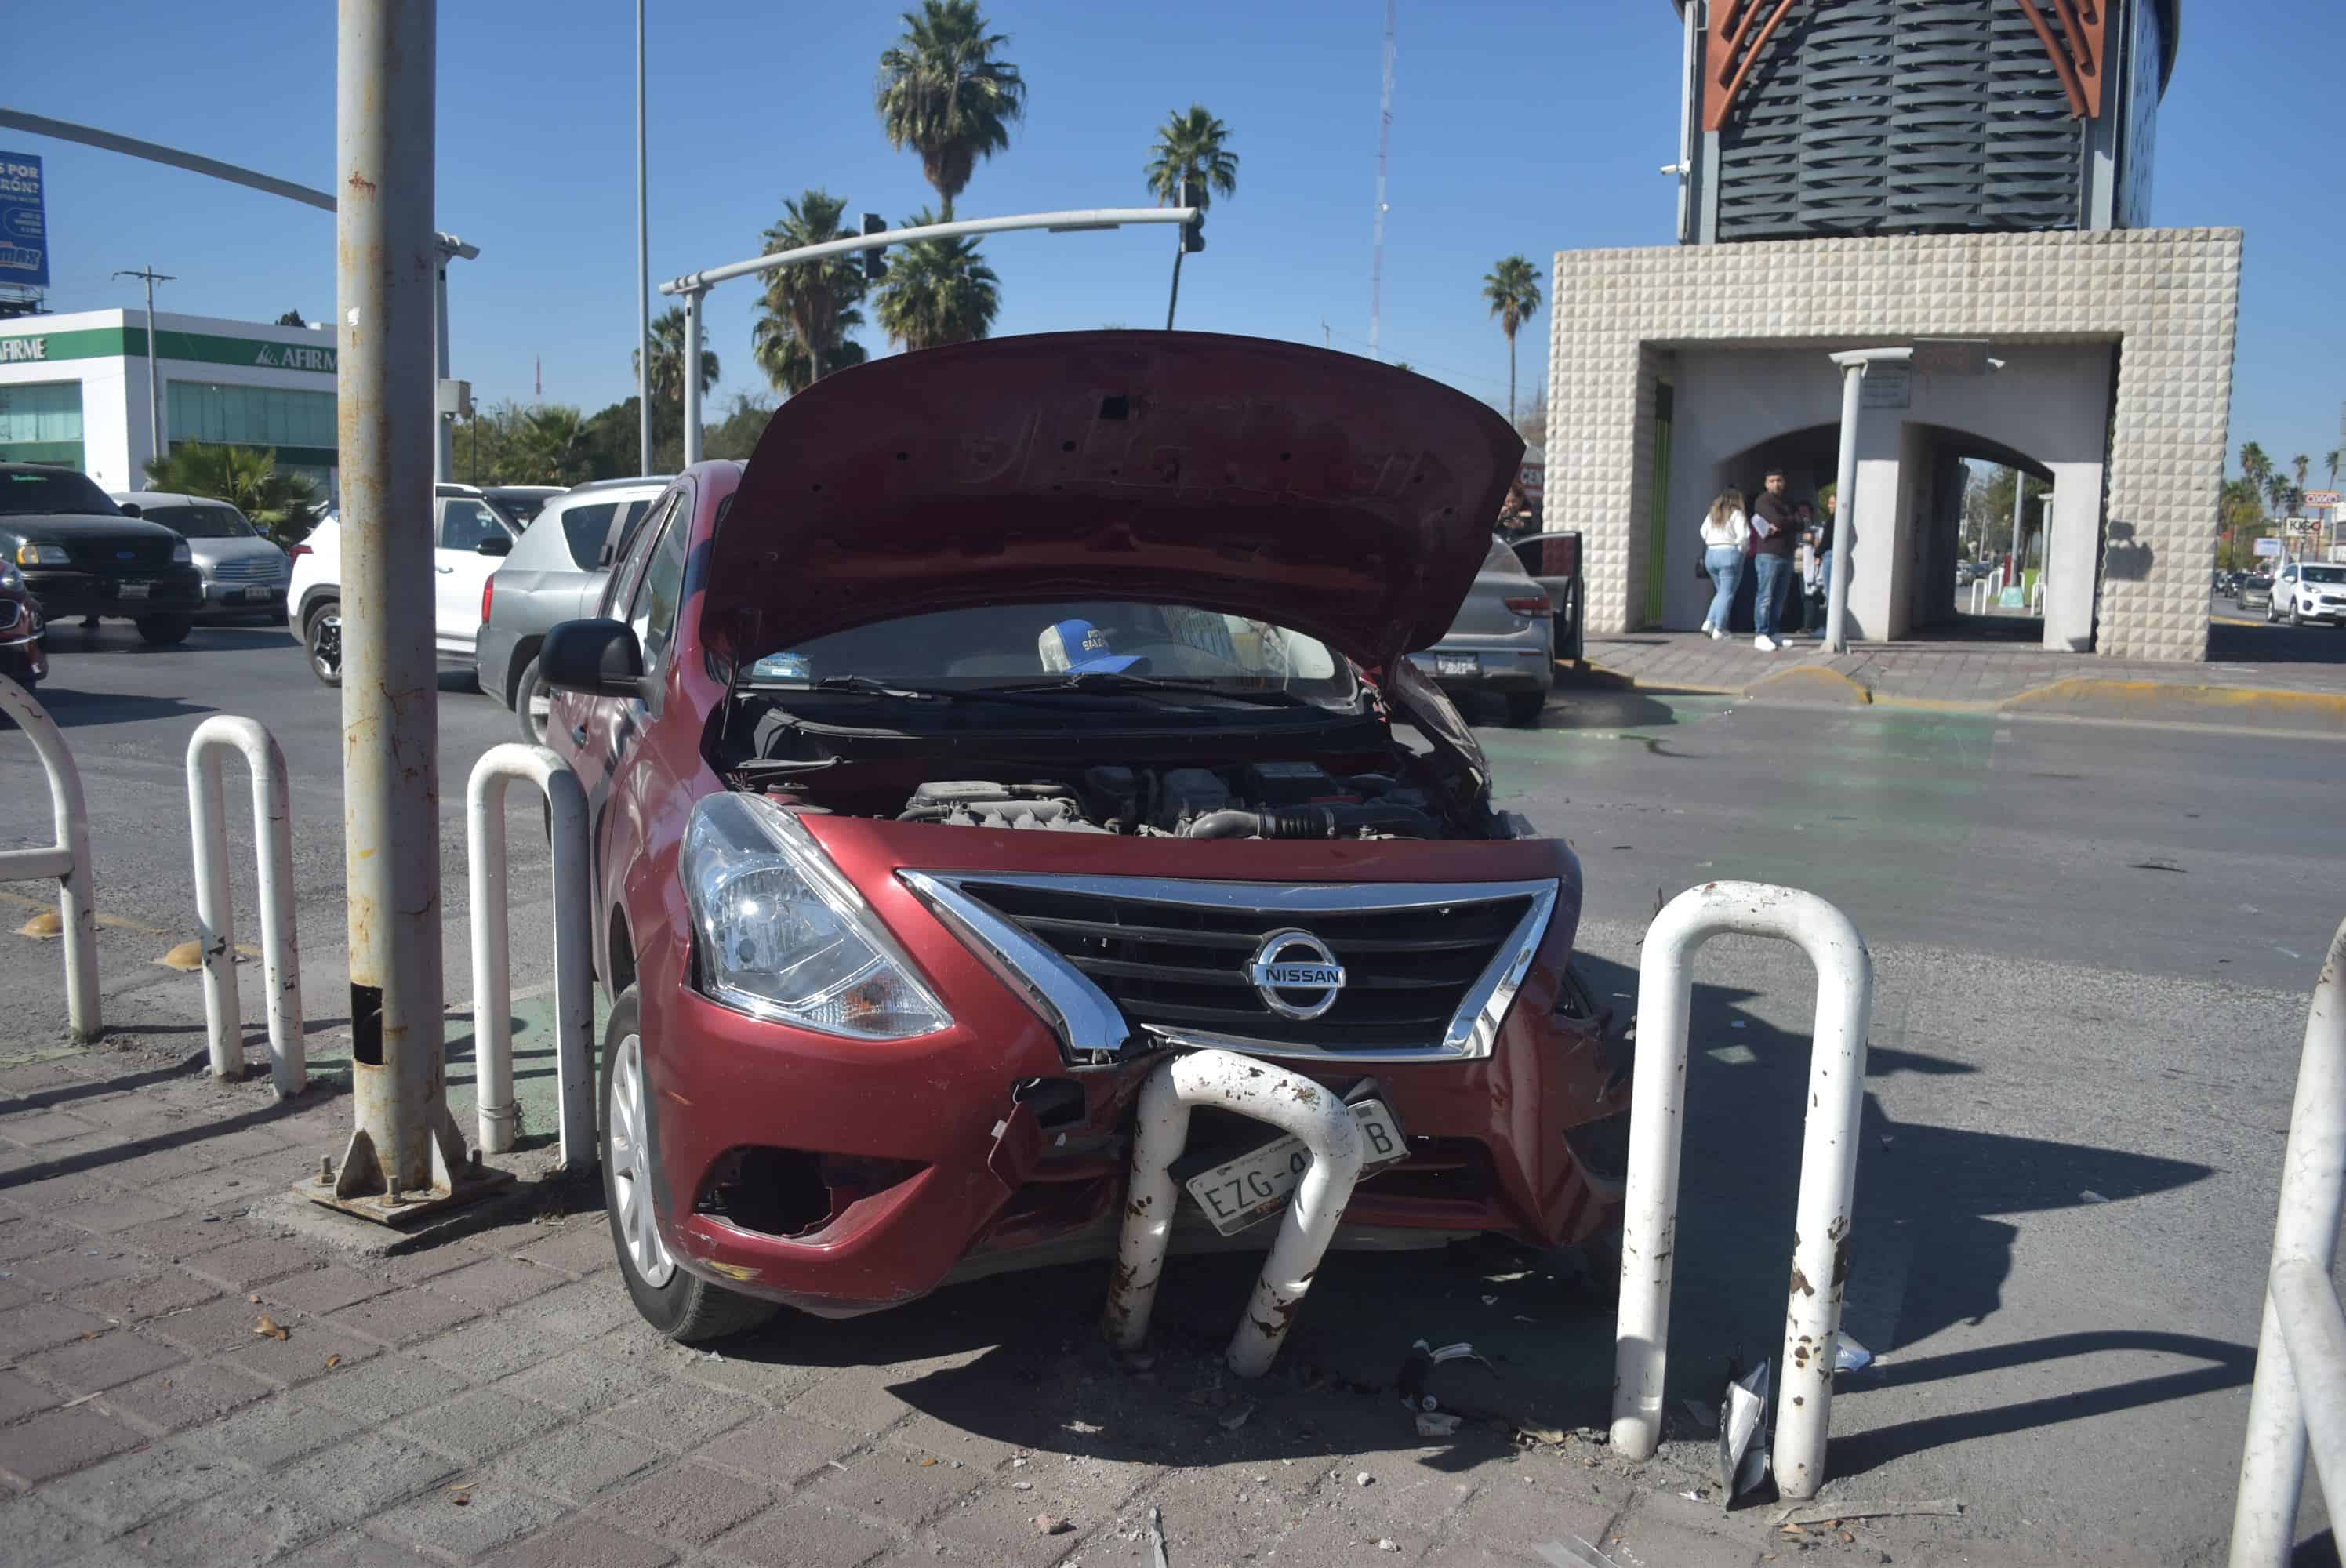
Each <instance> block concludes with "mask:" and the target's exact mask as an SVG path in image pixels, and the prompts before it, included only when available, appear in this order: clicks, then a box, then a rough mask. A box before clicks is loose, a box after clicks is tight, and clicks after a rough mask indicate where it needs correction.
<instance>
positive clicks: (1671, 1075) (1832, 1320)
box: [1612, 882, 1873, 1502]
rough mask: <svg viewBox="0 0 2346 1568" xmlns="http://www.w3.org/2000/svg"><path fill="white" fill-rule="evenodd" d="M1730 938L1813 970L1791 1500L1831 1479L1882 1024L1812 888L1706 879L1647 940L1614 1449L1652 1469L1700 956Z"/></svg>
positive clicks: (1784, 1393) (1783, 1476)
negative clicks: (1872, 1029) (1864, 1140)
mask: <svg viewBox="0 0 2346 1568" xmlns="http://www.w3.org/2000/svg"><path fill="white" fill-rule="evenodd" d="M1723 932H1744V933H1746V934H1748V935H1751V936H1772V937H1780V938H1782V939H1783V940H1785V941H1787V942H1793V943H1796V944H1798V946H1799V947H1800V950H1801V951H1802V952H1805V953H1807V954H1808V956H1809V962H1811V963H1812V964H1814V965H1815V966H1816V971H1817V1012H1816V1023H1815V1028H1814V1038H1813V1042H1812V1044H1811V1048H1810V1065H1809V1115H1808V1122H1807V1126H1806V1129H1805V1131H1804V1132H1803V1134H1802V1140H1801V1149H1800V1200H1799V1207H1798V1218H1797V1220H1796V1221H1795V1223H1796V1225H1797V1226H1798V1230H1797V1232H1796V1234H1795V1235H1794V1237H1793V1239H1792V1278H1791V1287H1790V1291H1789V1293H1788V1296H1787V1300H1786V1305H1785V1312H1784V1358H1783V1361H1782V1363H1781V1365H1780V1371H1779V1373H1778V1376H1777V1378H1776V1380H1775V1382H1776V1388H1777V1390H1779V1391H1778V1394H1777V1405H1776V1410H1777V1420H1776V1447H1775V1466H1776V1485H1777V1489H1778V1490H1779V1491H1780V1492H1781V1493H1782V1494H1783V1495H1784V1496H1785V1497H1786V1498H1788V1499H1791V1500H1793V1501H1796V1502H1797V1501H1800V1500H1801V1499H1805V1498H1811V1497H1814V1496H1815V1495H1816V1494H1817V1489H1818V1487H1820V1486H1821V1485H1822V1484H1823V1483H1824V1478H1825V1435H1826V1431H1827V1418H1828V1416H1829V1414H1830V1412H1831V1404H1832V1379H1833V1368H1834V1359H1835V1356H1836V1353H1837V1351H1838V1349H1839V1341H1840V1337H1841V1290H1842V1287H1843V1284H1844V1283H1845V1281H1846V1280H1847V1278H1848V1273H1849V1251H1848V1248H1849V1225H1850V1207H1851V1200H1852V1199H1853V1198H1854V1197H1855V1196H1856V1192H1857V1144H1858V1136H1857V1134H1858V1116H1859V1115H1860V1113H1861V1112H1862V1110H1863V1109H1864V1105H1865V1035H1866V1029H1867V1025H1868V1023H1869V1021H1870V1020H1871V1018H1872V1013H1873V959H1872V954H1870V953H1869V952H1867V951H1866V947H1865V939H1864V938H1862V937H1861V936H1860V935H1858V932H1857V928H1856V927H1855V926H1854V925H1851V923H1850V920H1849V917H1848V916H1847V915H1845V914H1843V913H1841V911H1839V910H1837V909H1835V908H1834V907H1833V906H1832V905H1831V904H1829V903H1827V902H1826V901H1824V900H1822V899H1821V898H1818V897H1817V896H1816V895H1815V894H1813V893H1805V892H1799V891H1794V890H1793V889H1790V888H1778V887H1770V886H1767V885H1766V884H1764V883H1760V882H1709V883H1706V884H1705V885H1703V886H1701V887H1698V888H1689V889H1688V890H1687V891H1685V892H1682V893H1680V894H1679V895H1678V897H1677V898H1675V899H1672V900H1671V901H1670V902H1669V904H1668V907H1667V908H1665V909H1664V910H1663V911H1662V912H1661V913H1660V914H1659V915H1658V916H1657V917H1655V920H1654V923H1653V925H1652V927H1651V928H1649V929H1648V930H1647V932H1646V941H1645V945H1644V947H1643V948H1642V949H1641V950H1640V952H1639V954H1638V960H1637V965H1638V978H1637V1070H1636V1077H1635V1080H1634V1081H1635V1084H1636V1085H1637V1087H1636V1091H1635V1093H1634V1095H1632V1097H1631V1100H1630V1107H1629V1174H1628V1190H1627V1197H1626V1212H1625V1214H1624V1216H1623V1221H1622V1238H1621V1315H1620V1319H1619V1321H1618V1322H1617V1325H1616V1327H1615V1330H1614V1382H1613V1434H1612V1443H1613V1447H1614V1448H1615V1449H1616V1450H1617V1451H1619V1452H1622V1453H1625V1454H1627V1456H1628V1457H1630V1458H1631V1459H1649V1458H1651V1457H1652V1456H1653V1452H1654V1450H1655V1447H1656V1446H1657V1445H1658V1443H1659V1442H1660V1441H1661V1431H1662V1379H1663V1374H1664V1372H1665V1370H1666V1369H1667V1367H1668V1359H1669V1327H1670V1283H1671V1279H1672V1276H1673V1272H1674V1270H1675V1268H1676V1261H1675V1254H1676V1251H1677V1242H1676V1233H1677V1228H1678V1155H1679V1141H1680V1137H1681V1135H1682V1133H1683V1131H1684V1128H1685V1124H1686V1117H1685V1109H1686V1065H1687V1035H1688V1024H1689V1021H1690V1014H1691V1013H1692V1010H1693V1004H1694V954H1695V951H1696V950H1697V949H1698V948H1699V947H1700V946H1701V945H1702V944H1703V943H1704V942H1708V941H1709V940H1710V939H1711V938H1712V937H1714V936H1718V935H1720V934H1721V933H1723Z"/></svg>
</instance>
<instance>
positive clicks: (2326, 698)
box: [2001, 676, 2346, 730]
mask: <svg viewBox="0 0 2346 1568" xmlns="http://www.w3.org/2000/svg"><path fill="white" fill-rule="evenodd" d="M2001 706H2002V707H2003V708H2006V709H2011V710H2017V711H2021V712H2027V711H2030V710H2032V709H2049V710H2055V711H2061V712H2068V713H2076V714H2080V715H2086V716H2095V715H2099V716H2102V717H2107V718H2140V719H2158V718H2178V719H2190V718H2198V719H2203V720H2205V719H2211V718H2220V719H2224V720H2228V721H2230V722H2234V723H2239V724H2243V725H2247V726H2249V727H2251V728H2259V727H2262V728H2293V729H2323V730H2329V729H2340V730H2346V692H2329V691H2282V690H2279V689H2277V688H2275V687H2256V686H2192V685H2187V684H2185V683H2183V682H2180V681H2161V680H2111V679H2107V678H2106V677H2096V676H2071V677H2067V678H2066V679H2063V680H2056V681H2055V682H2053V683H2052V684H2051V685H2049V686H2040V687H2034V688H2033V689H2031V690H2028V691H2024V692H2020V693H2018V694H2017V695H2015V696H2013V697H2006V698H2005V699H2004V702H2003V704H2002V705H2001Z"/></svg>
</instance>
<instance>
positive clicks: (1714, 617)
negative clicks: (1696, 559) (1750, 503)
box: [1702, 490, 1751, 642]
mask: <svg viewBox="0 0 2346 1568" xmlns="http://www.w3.org/2000/svg"><path fill="white" fill-rule="evenodd" d="M1750 537H1751V523H1750V520H1749V518H1747V517H1745V516H1744V515H1743V492H1741V491H1740V490H1722V491H1720V492H1719V499H1718V500H1716V501H1714V502H1712V503H1711V504H1710V510H1709V512H1708V513H1706V514H1704V515H1703V519H1702V566H1703V570H1704V571H1705V572H1706V573H1708V574H1709V576H1710V581H1711V589H1712V592H1711V596H1710V613H1709V614H1708V615H1706V616H1703V617H1702V630H1703V635H1704V636H1708V637H1709V638H1710V639H1711V640H1712V641H1713V642H1716V641H1718V640H1719V638H1720V637H1723V636H1726V635H1727V616H1728V614H1729V611H1731V610H1732V609H1734V607H1735V590H1736V589H1738V588H1739V587H1741V586H1742V585H1743V547H1744V545H1745V544H1746V543H1747V542H1748V541H1749V538H1750Z"/></svg>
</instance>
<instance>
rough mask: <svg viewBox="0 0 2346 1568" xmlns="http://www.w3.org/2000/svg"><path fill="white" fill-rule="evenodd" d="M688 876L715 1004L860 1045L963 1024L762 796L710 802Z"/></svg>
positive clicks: (690, 840)
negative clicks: (839, 1036) (948, 1012)
mask: <svg viewBox="0 0 2346 1568" xmlns="http://www.w3.org/2000/svg"><path fill="white" fill-rule="evenodd" d="M682 871H683V875H684V887H685V893H686V896H687V898H688V900H689V901H690V902H691V905H692V924H693V930H694V933H695V934H696V935H697V936H698V937H699V970H700V977H701V981H702V983H703V985H704V987H705V988H706V992H707V994H708V995H709V998H710V999H711V1000H713V1001H715V1002H718V1003H721V1004H722V1005H724V1006H727V1007H729V1008H732V1009H733V1010H734V1011H736V1012H738V1013H748V1014H750V1016H751V1017H753V1018H766V1019H771V1020H773V1021H774V1022H776V1023H792V1024H796V1025H797V1026H799V1027H800V1028H801V1029H816V1030H821V1032H822V1033H826V1034H843V1035H847V1036H850V1037H852V1038H854V1039H860V1040H904V1039H909V1038H911V1037H912V1036H913V1035H916V1034H930V1033H935V1032H936V1031H937V1030H940V1029H943V1028H944V1027H945V1026H946V1025H948V1024H950V1023H952V1022H953V1020H952V1019H951V1018H950V1017H948V1016H947V1015H946V1013H945V1010H944V1009H943V1007H942V1006H940V1005H939V1004H938V1003H937V1000H936V998H935V997H934V996H933V995H932V994H931V993H929V990H928V988H927V986H925V985H924V984H923V983H922V982H921V980H920V978H919V976H918V975H916V974H915V973H914V972H913V965H912V961H911V960H910V959H908V958H906V957H905V956H904V954H903V952H901V951H900V950H899V949H898V948H897V946H896V944H895V942H893V941H892V939H891V938H890V937H889V935H888V933H887V932H886V931H884V930H883V929H882V927H881V925H880V922H879V921H878V920H876V919H875V918H873V916H872V909H871V906H870V905H869V904H867V903H865V902H864V901H863V895H862V893H860V892H858V891H856V890H855V888H854V886H853V884H852V883H850V882H849V881H847V879H846V878H845V877H842V876H841V875H840V874H839V869H838V868H837V867H835V866H833V865H832V864H831V860H830V858H829V857H828V856H826V855H825V854H824V853H823V852H822V849H821V846H820V845H818V844H817V843H816V842H815V841H814V839H813V837H812V836H811V835H810V834H809V833H808V832H807V830H805V829H804V828H803V827H801V826H800V825H799V823H798V822H797V820H795V819H793V818H792V817H791V816H790V814H789V813H788V812H786V811H782V810H780V809H777V808H776V807H775V806H773V805H772V804H771V803H770V802H768V801H765V800H762V799H758V798H757V797H755V796H750V795H731V794H728V795H712V796H710V797H709V798H708V799H704V800H702V801H701V802H700V804H699V805H698V806H696V807H694V808H693V810H692V820H691V822H690V823H689V824H688V826H687V827H686V829H685V834H684V855H683V860H682Z"/></svg>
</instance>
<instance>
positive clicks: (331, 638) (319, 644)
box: [301, 599, 342, 686]
mask: <svg viewBox="0 0 2346 1568" xmlns="http://www.w3.org/2000/svg"><path fill="white" fill-rule="evenodd" d="M301 647H302V651H303V652H304V653H306V654H307V655H308V656H309V658H310V673H311V675H314V676H316V677H318V678H319V679H320V680H321V681H324V682H325V683H326V684H327V685H328V686H340V685H342V601H341V600H339V599H328V600H327V601H326V602H325V603H324V604H322V605H320V606H318V607H317V608H316V609H314V610H312V611H311V612H310V616H309V618H308V619H307V620H305V621H303V622H302V623H301Z"/></svg>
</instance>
